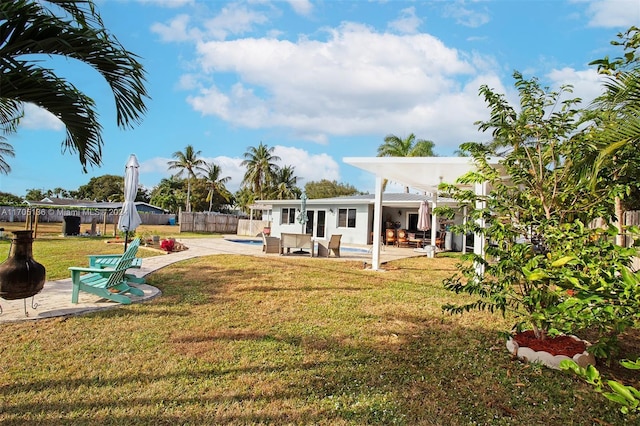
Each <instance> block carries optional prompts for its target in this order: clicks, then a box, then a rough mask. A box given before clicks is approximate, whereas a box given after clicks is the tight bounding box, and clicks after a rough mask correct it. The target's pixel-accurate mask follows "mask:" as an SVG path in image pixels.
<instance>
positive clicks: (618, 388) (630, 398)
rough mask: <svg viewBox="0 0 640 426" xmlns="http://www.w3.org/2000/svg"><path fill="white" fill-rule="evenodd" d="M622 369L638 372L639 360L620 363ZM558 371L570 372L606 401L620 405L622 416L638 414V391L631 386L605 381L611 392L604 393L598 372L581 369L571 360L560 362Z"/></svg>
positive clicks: (639, 401) (639, 395) (639, 409)
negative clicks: (592, 387) (590, 386)
mask: <svg viewBox="0 0 640 426" xmlns="http://www.w3.org/2000/svg"><path fill="white" fill-rule="evenodd" d="M620 364H622V366H623V367H625V368H628V369H630V370H640V358H638V359H636V360H635V361H629V360H622V361H620ZM560 369H561V370H564V371H570V372H573V373H574V374H576V375H577V376H579V377H581V378H582V379H584V380H585V381H586V382H587V383H589V384H590V385H593V386H594V388H595V391H596V392H599V393H601V394H602V395H604V396H605V397H606V398H607V399H609V400H611V401H613V402H615V403H617V404H620V405H621V407H620V411H622V412H623V413H624V414H629V413H640V391H639V390H638V389H636V388H635V387H633V386H628V385H625V384H623V383H620V382H618V381H615V380H607V386H608V387H609V389H610V390H611V392H607V391H605V386H604V383H603V380H602V377H601V376H600V372H599V371H598V370H597V369H596V368H595V367H594V366H593V365H588V366H587V367H586V368H585V367H581V366H579V365H578V364H576V363H575V362H574V361H572V360H568V359H567V360H563V361H560Z"/></svg>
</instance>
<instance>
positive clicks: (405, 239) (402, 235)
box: [396, 229, 410, 247]
mask: <svg viewBox="0 0 640 426" xmlns="http://www.w3.org/2000/svg"><path fill="white" fill-rule="evenodd" d="M409 244H410V243H409V234H408V233H407V231H406V230H405V229H398V236H397V238H396V245H397V246H398V247H409Z"/></svg>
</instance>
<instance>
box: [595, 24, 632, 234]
mask: <svg viewBox="0 0 640 426" xmlns="http://www.w3.org/2000/svg"><path fill="white" fill-rule="evenodd" d="M618 38H619V39H620V41H617V42H612V44H614V45H618V46H622V47H623V49H624V55H623V56H621V57H619V58H614V59H612V60H610V59H609V58H608V57H606V58H604V59H600V60H596V61H593V62H592V63H591V64H590V65H597V66H598V72H599V73H600V74H602V75H605V76H606V81H605V84H604V89H605V90H604V93H603V94H602V95H601V96H600V97H598V98H597V99H596V100H595V101H594V102H593V104H592V105H591V106H592V110H593V111H595V116H596V120H595V121H596V124H595V127H597V129H596V132H595V135H596V137H594V138H593V141H595V147H596V149H597V150H598V151H599V152H598V156H597V158H596V159H595V161H593V159H589V158H588V159H587V161H584V163H583V165H585V164H586V167H583V170H584V169H586V170H588V171H589V172H591V176H592V177H591V183H592V186H595V185H596V182H597V181H598V178H600V177H602V176H608V177H609V178H610V179H611V180H612V182H611V185H612V186H613V187H616V186H617V188H616V189H614V192H616V194H615V197H614V211H615V216H616V218H617V219H618V220H617V227H618V235H617V236H616V243H617V244H618V245H623V244H624V235H623V232H624V230H623V227H624V225H625V224H624V223H623V222H624V221H623V219H624V217H623V213H624V208H623V201H622V197H621V195H620V194H625V193H626V194H627V195H628V194H629V193H630V192H631V191H634V190H635V193H636V194H637V188H638V185H637V182H638V178H637V176H638V174H640V165H639V163H640V156H638V149H637V148H638V144H639V143H640V28H638V27H631V28H629V30H627V31H626V32H625V33H622V34H618ZM589 160H591V161H589Z"/></svg>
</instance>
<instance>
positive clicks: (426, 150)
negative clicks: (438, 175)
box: [378, 133, 436, 193]
mask: <svg viewBox="0 0 640 426" xmlns="http://www.w3.org/2000/svg"><path fill="white" fill-rule="evenodd" d="M434 147H435V144H434V143H433V142H432V141H428V140H424V139H418V140H416V135H414V134H413V133H411V134H409V136H407V137H406V138H405V139H400V138H399V137H398V136H396V135H387V136H385V138H384V143H383V144H382V145H380V146H379V147H378V157H435V156H436V155H435V154H434V152H433V148H434ZM386 186H387V181H386V179H385V181H384V183H383V188H384V187H386ZM404 192H407V193H408V192H409V187H407V186H405V187H404Z"/></svg>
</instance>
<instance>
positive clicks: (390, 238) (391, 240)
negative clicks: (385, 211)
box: [384, 229, 396, 245]
mask: <svg viewBox="0 0 640 426" xmlns="http://www.w3.org/2000/svg"><path fill="white" fill-rule="evenodd" d="M384 235H385V244H386V245H389V244H391V245H395V244H396V230H395V229H387V230H386V231H385V233H384Z"/></svg>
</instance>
